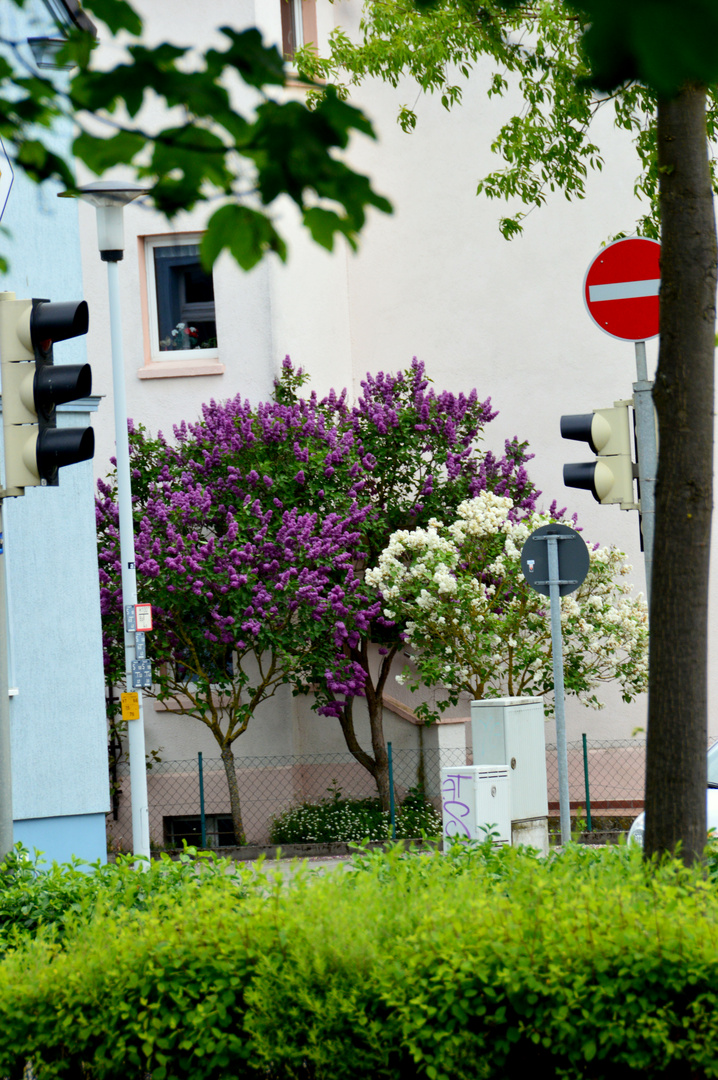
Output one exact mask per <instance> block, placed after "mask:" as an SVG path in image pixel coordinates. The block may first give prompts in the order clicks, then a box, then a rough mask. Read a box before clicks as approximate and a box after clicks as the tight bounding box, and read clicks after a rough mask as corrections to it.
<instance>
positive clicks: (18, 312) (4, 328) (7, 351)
mask: <svg viewBox="0 0 718 1080" xmlns="http://www.w3.org/2000/svg"><path fill="white" fill-rule="evenodd" d="M88 322H89V317H88V311H87V304H86V303H85V301H84V300H79V301H67V302H63V303H52V302H51V301H49V300H16V299H15V294H14V293H0V368H1V370H2V418H3V439H4V444H5V492H4V494H5V495H22V494H23V491H24V488H26V487H37V486H38V485H43V486H45V485H47V486H52V487H56V486H57V483H58V469H60V468H62V466H63V465H73V464H75V462H78V461H87V460H88V459H89V458H91V457H93V455H94V453H95V434H94V432H93V430H92V428H91V427H87V428H64V427H63V428H58V427H57V421H56V408H57V406H58V405H62V404H64V403H66V402H68V401H75V400H77V399H78V398H84V397H87V396H88V394H90V393H91V392H92V372H91V370H90V365H89V364H58V365H57V366H56V365H55V364H54V359H53V352H52V347H53V344H54V342H56V341H66V340H68V339H69V338H74V337H79V336H80V335H82V334H86V333H87V327H88Z"/></svg>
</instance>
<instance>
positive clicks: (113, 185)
mask: <svg viewBox="0 0 718 1080" xmlns="http://www.w3.org/2000/svg"><path fill="white" fill-rule="evenodd" d="M148 191H149V188H145V187H142V186H141V185H140V184H133V183H129V182H124V181H116V180H98V181H96V182H95V183H92V184H86V185H85V186H84V187H79V188H75V189H74V190H72V191H61V192H60V196H61V197H65V198H79V199H82V200H83V201H84V202H88V203H90V205H91V206H94V207H95V209H96V210H97V244H98V247H99V249H100V258H101V259H102V261H103V262H106V263H107V286H108V291H109V298H110V341H111V353H112V388H113V394H114V409H115V446H116V457H117V502H118V509H119V517H120V559H121V560H122V603H123V609H124V610H123V626H124V634H125V676H126V685H127V690H128V691H132V690H133V689H135V688H134V687H133V685H132V682H133V680H132V661H133V660H134V659H135V633H134V631H132V630H128V629H127V625H128V624H127V619H126V617H125V611H126V609H127V607H128V605H135V604H136V603H137V574H136V571H135V537H134V530H133V522H132V487H131V480H130V441H129V437H128V434H127V398H126V394H125V370H124V358H123V354H122V318H121V312H120V280H119V273H118V267H117V264H118V262H120V260H121V259H122V257H123V254H124V247H125V241H124V230H123V226H122V214H123V210H124V208H125V206H126V205H127V203H129V202H132V201H133V199H136V198H137V197H138V196H140V195H146V194H147V192H148ZM137 693H138V698H139V718H138V719H137V720H128V722H127V736H128V741H129V750H130V785H131V789H132V848H133V851H134V853H135V855H144V856H146V857H147V858H149V856H150V823H149V811H148V804H147V769H146V765H145V725H144V718H143V711H142V690H141V689H138V691H137Z"/></svg>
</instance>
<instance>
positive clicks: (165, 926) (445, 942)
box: [0, 847, 718, 1080]
mask: <svg viewBox="0 0 718 1080" xmlns="http://www.w3.org/2000/svg"><path fill="white" fill-rule="evenodd" d="M362 865H363V870H355V871H341V870H337V871H334V872H333V873H331V874H327V875H324V876H316V875H314V876H313V877H309V876H307V875H304V876H301V875H300V877H299V878H298V879H296V880H295V881H294V882H293V883H292V884H291V886H289V885H287V884H286V883H283V881H282V879H281V876H279V877H277V876H275V875H272V876H269V877H264V878H263V877H262V876H261V875H260V877H259V878H258V879H257V880H256V882H255V884H253V885H251V886H248V887H247V888H246V889H245V890H244V895H240V894H239V893H238V891H237V890H236V888H233V886H232V883H231V881H230V880H229V878H230V876H229V875H226V874H225V875H222V876H220V875H215V876H214V877H212V878H208V879H207V881H206V883H205V884H203V885H202V887H201V888H199V889H197V888H194V887H193V888H192V891H191V893H188V894H187V895H184V894H183V893H182V892H181V891H180V892H179V893H177V894H176V895H174V896H171V897H166V896H165V897H164V898H163V901H162V903H161V904H150V905H149V906H148V907H147V908H146V909H145V910H138V909H136V908H135V909H130V910H122V911H110V910H106V909H103V908H102V905H99V906H98V908H97V910H96V912H95V915H94V916H93V917H92V919H91V920H90V921H89V922H88V921H87V920H85V921H82V920H81V919H78V920H77V923H76V925H75V926H74V927H70V928H68V927H66V928H65V938H64V942H63V943H62V944H60V943H58V942H57V941H55V940H53V932H52V931H51V930H47V931H41V932H39V933H38V935H37V936H36V938H35V940H33V941H32V942H29V943H28V944H27V945H25V946H23V947H22V948H18V949H17V950H16V951H14V952H12V953H10V954H9V955H7V956H6V957H5V959H4V960H3V962H2V963H1V964H0V1076H9V1075H11V1073H15V1074H17V1073H18V1070H20V1069H21V1068H22V1066H23V1064H24V1063H25V1062H26V1061H28V1060H31V1061H32V1062H33V1065H34V1070H35V1076H36V1077H37V1080H43V1078H45V1077H50V1076H52V1077H54V1076H67V1077H73V1078H74V1077H80V1076H84V1077H86V1078H88V1080H89V1078H95V1077H96V1078H98V1080H100V1078H110V1077H112V1078H115V1077H117V1078H118V1080H119V1078H122V1080H129V1078H135V1077H137V1078H138V1080H139V1078H140V1077H142V1076H143V1075H144V1074H145V1073H148V1072H149V1073H151V1074H152V1076H153V1077H154V1078H155V1080H165V1078H170V1077H172V1078H175V1077H176V1078H184V1077H186V1078H188V1080H189V1078H192V1080H203V1078H205V1077H206V1078H217V1080H220V1078H225V1077H227V1078H229V1077H233V1078H240V1077H271V1078H280V1077H287V1078H289V1077H296V1078H300V1077H303V1078H309V1077H315V1078H317V1080H322V1078H326V1080H339V1078H341V1080H353V1078H356V1080H360V1078H361V1080H368V1078H371V1080H374V1078H385V1077H386V1078H388V1077H391V1078H397V1080H409V1078H412V1077H417V1078H418V1077H427V1078H428V1080H477V1078H484V1077H486V1078H488V1077H495V1078H497V1080H499V1078H502V1080H503V1078H514V1077H515V1078H516V1080H518V1078H521V1080H524V1078H525V1077H526V1076H527V1075H539V1076H544V1075H545V1076H548V1077H552V1078H553V1077H571V1078H573V1077H576V1078H578V1077H586V1078H592V1080H600V1078H602V1077H606V1078H607V1080H608V1078H610V1080H621V1078H624V1077H639V1076H642V1077H659V1076H661V1077H676V1078H677V1077H680V1078H681V1080H683V1078H691V1080H695V1078H698V1077H717V1076H718V1053H717V1052H716V1047H717V1046H718V896H717V895H716V892H715V888H714V886H713V885H712V884H711V883H710V881H709V880H706V879H704V878H703V877H702V876H701V875H700V873H698V872H697V871H696V872H693V871H687V870H685V869H684V868H683V867H682V866H681V865H679V864H675V863H670V864H666V865H663V866H661V867H659V868H653V870H652V871H651V872H647V871H646V870H645V869H644V867H643V865H642V863H641V861H640V853H639V852H637V851H629V850H627V849H625V848H621V849H604V850H602V851H593V850H590V849H589V850H587V849H577V848H570V849H569V850H567V851H565V852H564V853H563V854H562V855H560V856H555V857H553V858H551V859H550V860H547V861H546V862H545V863H544V862H541V861H540V860H538V859H537V858H534V857H532V856H530V855H526V854H522V853H519V852H516V851H515V850H512V849H503V850H501V851H499V852H497V853H489V852H488V851H487V850H486V847H484V848H483V849H481V850H479V851H476V850H473V851H468V852H467V851H458V852H457V851H452V852H450V853H449V855H447V856H441V855H438V854H426V855H412V856H410V857H403V856H401V855H400V854H399V852H398V851H395V850H392V851H390V852H389V853H388V854H387V855H372V856H371V857H367V858H365V860H364V862H363V864H362Z"/></svg>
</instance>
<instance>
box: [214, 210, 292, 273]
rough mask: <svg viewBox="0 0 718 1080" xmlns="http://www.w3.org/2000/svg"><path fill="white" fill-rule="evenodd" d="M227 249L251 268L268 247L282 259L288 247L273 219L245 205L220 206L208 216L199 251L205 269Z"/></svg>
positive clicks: (240, 264)
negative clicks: (220, 207)
mask: <svg viewBox="0 0 718 1080" xmlns="http://www.w3.org/2000/svg"><path fill="white" fill-rule="evenodd" d="M225 249H227V250H228V251H229V253H230V254H231V256H232V258H233V259H234V260H235V261H236V262H237V263H238V264H239V266H241V267H242V269H243V270H251V269H252V267H253V266H256V264H257V263H258V262H259V260H260V259H261V258H262V256H263V255H264V254H265V253H266V252H267V251H274V252H276V253H277V255H279V257H280V259H282V261H284V260H285V259H286V257H287V248H286V245H285V243H284V241H283V240H282V238H281V236H280V235H279V233H278V232H277V231H276V229H275V228H274V226H273V224H272V222H271V221H270V220H269V218H268V217H267V216H266V215H265V214H262V213H260V212H259V211H257V210H252V209H250V208H249V207H248V206H241V205H236V204H232V205H229V206H223V207H222V209H221V210H217V211H216V212H215V213H214V214H212V217H211V218H210V219H209V222H208V224H207V231H206V233H205V234H204V236H203V237H202V244H201V247H200V255H201V258H202V263H203V265H204V266H206V267H207V268H208V269H209V267H211V266H212V264H213V263H214V262H215V261H216V259H217V258H218V257H219V255H220V253H221V252H222V251H224V250H225Z"/></svg>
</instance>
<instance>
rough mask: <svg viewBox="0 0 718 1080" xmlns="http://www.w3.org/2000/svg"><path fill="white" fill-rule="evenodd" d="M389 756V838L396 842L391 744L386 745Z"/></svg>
mask: <svg viewBox="0 0 718 1080" xmlns="http://www.w3.org/2000/svg"><path fill="white" fill-rule="evenodd" d="M386 749H387V752H388V755H389V815H390V817H391V838H392V840H396V808H395V806H394V762H393V760H392V756H391V743H390V742H388V743H387V744H386Z"/></svg>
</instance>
